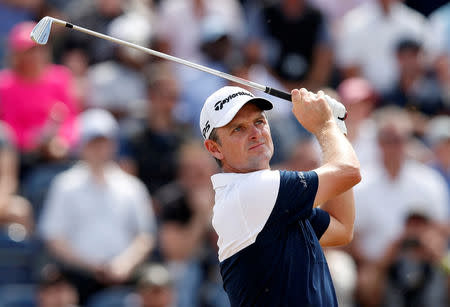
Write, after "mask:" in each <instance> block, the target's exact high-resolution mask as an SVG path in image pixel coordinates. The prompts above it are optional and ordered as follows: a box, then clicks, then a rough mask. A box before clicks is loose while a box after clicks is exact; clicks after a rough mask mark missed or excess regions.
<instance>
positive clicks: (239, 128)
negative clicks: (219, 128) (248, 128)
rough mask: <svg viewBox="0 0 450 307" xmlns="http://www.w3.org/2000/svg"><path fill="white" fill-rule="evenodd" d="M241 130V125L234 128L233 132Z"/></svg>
mask: <svg viewBox="0 0 450 307" xmlns="http://www.w3.org/2000/svg"><path fill="white" fill-rule="evenodd" d="M239 131H241V127H236V128H234V129H233V132H239Z"/></svg>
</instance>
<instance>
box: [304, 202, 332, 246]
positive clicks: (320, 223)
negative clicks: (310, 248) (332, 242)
mask: <svg viewBox="0 0 450 307" xmlns="http://www.w3.org/2000/svg"><path fill="white" fill-rule="evenodd" d="M309 222H310V223H311V226H312V228H313V229H314V232H315V233H316V237H317V239H318V240H320V238H321V237H322V235H323V234H324V233H325V231H326V230H327V229H328V226H330V215H329V214H328V212H326V211H324V210H322V209H319V208H314V209H313V210H312V213H311V216H310V217H309Z"/></svg>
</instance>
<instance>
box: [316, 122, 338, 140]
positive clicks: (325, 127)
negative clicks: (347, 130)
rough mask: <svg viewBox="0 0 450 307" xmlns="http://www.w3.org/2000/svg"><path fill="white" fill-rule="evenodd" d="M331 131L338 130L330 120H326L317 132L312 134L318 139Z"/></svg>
mask: <svg viewBox="0 0 450 307" xmlns="http://www.w3.org/2000/svg"><path fill="white" fill-rule="evenodd" d="M333 129H339V128H338V127H337V125H336V122H335V121H334V120H333V119H332V118H330V119H329V120H327V121H326V122H325V123H324V124H323V125H322V126H321V127H319V129H317V131H315V132H313V134H314V135H315V136H316V138H318V139H319V138H320V137H321V136H322V135H325V134H327V133H328V132H329V131H331V130H333Z"/></svg>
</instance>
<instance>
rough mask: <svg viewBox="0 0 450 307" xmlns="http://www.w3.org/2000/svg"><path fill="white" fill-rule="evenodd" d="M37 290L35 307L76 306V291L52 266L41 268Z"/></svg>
mask: <svg viewBox="0 0 450 307" xmlns="http://www.w3.org/2000/svg"><path fill="white" fill-rule="evenodd" d="M37 288H38V289H37V304H36V306H37V307H62V306H64V307H75V306H77V305H78V292H77V289H76V288H75V287H74V285H73V284H72V283H71V282H70V281H69V280H68V279H67V277H66V276H64V274H63V272H62V271H61V270H60V268H58V267H57V266H56V265H54V264H47V265H45V266H44V267H43V268H42V270H41V272H40V274H39V280H38V287H37Z"/></svg>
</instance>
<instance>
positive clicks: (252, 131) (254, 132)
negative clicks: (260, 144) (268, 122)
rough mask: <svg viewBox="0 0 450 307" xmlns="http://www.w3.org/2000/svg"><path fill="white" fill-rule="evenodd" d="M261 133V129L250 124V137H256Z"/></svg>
mask: <svg viewBox="0 0 450 307" xmlns="http://www.w3.org/2000/svg"><path fill="white" fill-rule="evenodd" d="M261 135H262V131H261V129H258V127H256V126H254V125H252V126H251V128H250V135H249V137H250V139H258V138H259V137H260V136H261Z"/></svg>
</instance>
